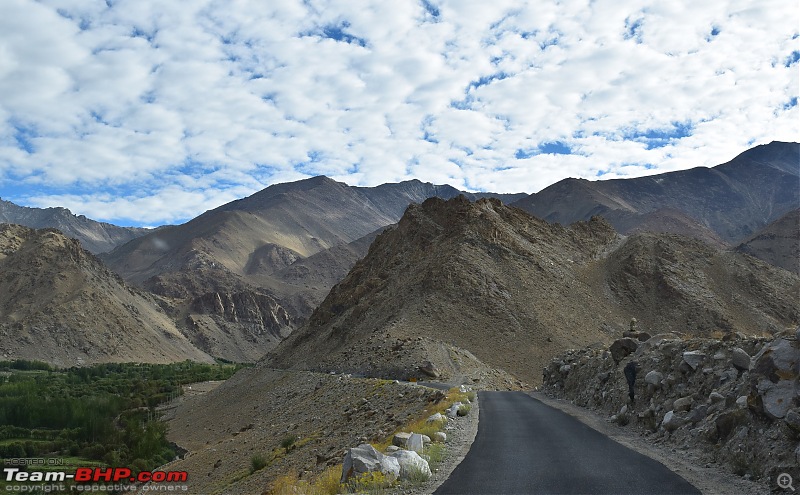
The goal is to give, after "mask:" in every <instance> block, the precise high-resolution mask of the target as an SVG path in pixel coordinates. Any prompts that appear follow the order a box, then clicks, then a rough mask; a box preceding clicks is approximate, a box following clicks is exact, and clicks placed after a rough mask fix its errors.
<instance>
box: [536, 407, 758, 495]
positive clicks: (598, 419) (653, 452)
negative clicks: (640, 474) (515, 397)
mask: <svg viewBox="0 0 800 495" xmlns="http://www.w3.org/2000/svg"><path fill="white" fill-rule="evenodd" d="M528 395H530V396H531V397H533V398H534V399H537V400H539V401H541V402H543V403H544V404H546V405H548V406H550V407H553V408H555V409H558V410H560V411H562V412H564V413H566V414H569V415H570V416H572V417H574V418H575V419H577V420H578V421H580V422H582V423H583V424H585V425H586V426H589V427H590V428H592V429H594V430H597V431H598V432H600V433H602V434H604V435H606V436H607V437H609V438H611V439H612V440H614V441H616V442H617V443H619V444H621V445H623V446H625V447H628V448H629V449H631V450H633V451H635V452H638V453H640V454H642V455H645V456H647V457H649V458H651V459H653V460H655V461H658V462H660V463H661V464H663V465H664V466H666V467H667V468H668V469H669V470H671V471H673V472H675V473H677V474H679V475H680V476H682V477H683V478H684V479H685V480H686V481H688V482H689V483H691V484H692V485H694V486H695V487H697V489H699V490H700V491H701V492H703V493H704V494H706V495H717V494H719V495H727V494H731V493H749V494H753V495H758V494H769V493H770V490H769V488H768V487H766V486H764V485H761V484H758V483H754V482H751V481H747V480H744V479H742V478H740V477H738V476H736V475H734V474H731V473H728V472H725V471H723V470H722V469H720V468H719V467H717V466H714V465H710V466H707V467H704V466H699V465H697V464H695V463H694V462H693V461H692V458H691V457H690V456H689V455H687V452H683V451H680V452H679V451H678V450H677V449H674V448H669V447H665V446H661V445H655V444H653V443H651V442H649V441H648V440H647V439H645V438H644V437H642V436H641V435H640V434H639V433H638V432H637V431H634V430H632V429H630V428H627V429H626V428H624V427H621V426H618V425H615V424H613V423H610V422H608V421H607V420H606V418H604V417H603V416H601V415H599V414H597V413H595V412H594V411H591V410H588V409H584V408H582V407H579V406H576V405H575V404H572V403H570V402H567V401H564V400H560V399H554V398H551V397H548V396H547V395H545V394H543V393H541V392H528Z"/></svg>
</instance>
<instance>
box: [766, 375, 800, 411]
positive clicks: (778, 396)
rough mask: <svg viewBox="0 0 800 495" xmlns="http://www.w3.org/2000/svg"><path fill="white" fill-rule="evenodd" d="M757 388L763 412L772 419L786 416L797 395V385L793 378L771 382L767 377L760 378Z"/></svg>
mask: <svg viewBox="0 0 800 495" xmlns="http://www.w3.org/2000/svg"><path fill="white" fill-rule="evenodd" d="M757 388H758V394H759V395H760V396H761V402H762V404H763V406H764V413H765V414H766V415H767V416H769V417H770V418H772V419H782V418H783V417H784V416H786V413H788V412H789V408H790V407H792V402H793V401H794V398H795V396H796V395H797V390H796V389H797V386H796V384H795V381H794V380H781V381H779V382H778V383H772V382H771V381H769V380H767V379H762V380H761V381H759V382H758V386H757Z"/></svg>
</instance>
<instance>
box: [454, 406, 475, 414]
mask: <svg viewBox="0 0 800 495" xmlns="http://www.w3.org/2000/svg"><path fill="white" fill-rule="evenodd" d="M471 410H472V406H471V405H469V404H461V405H460V406H458V411H456V414H457V415H459V416H466V415H467V414H469V412H470V411H471Z"/></svg>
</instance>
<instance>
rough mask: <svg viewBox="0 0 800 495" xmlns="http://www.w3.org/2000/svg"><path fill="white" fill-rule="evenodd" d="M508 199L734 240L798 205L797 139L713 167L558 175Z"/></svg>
mask: <svg viewBox="0 0 800 495" xmlns="http://www.w3.org/2000/svg"><path fill="white" fill-rule="evenodd" d="M513 205H514V206H516V207H519V208H522V209H523V210H525V211H527V212H529V213H531V214H533V215H536V216H538V217H540V218H544V219H546V220H548V221H550V222H558V223H561V224H564V225H568V224H570V223H572V222H575V221H578V220H587V219H589V218H591V217H592V216H593V215H602V216H603V217H604V218H606V219H607V220H608V221H609V222H611V224H612V225H613V226H614V227H615V228H616V229H617V230H619V231H620V232H621V233H623V234H626V233H628V232H634V231H637V230H642V229H643V228H646V229H647V230H650V231H656V232H675V231H677V232H680V233H683V234H687V235H692V236H695V237H697V238H700V239H701V240H709V231H710V232H713V234H715V235H716V236H717V237H718V238H719V239H721V240H722V241H724V242H725V243H727V244H729V245H736V244H738V243H739V242H741V241H743V240H744V239H746V238H747V237H749V236H751V235H752V234H754V233H755V232H757V231H758V230H759V229H761V228H762V227H764V226H765V225H767V224H768V223H770V222H772V221H773V220H775V219H777V218H779V217H780V216H782V215H783V214H785V213H786V212H787V211H789V210H792V209H795V208H797V207H798V206H800V143H782V142H773V143H770V144H767V145H762V146H757V147H755V148H753V149H750V150H748V151H745V152H744V153H742V154H740V155H739V156H737V157H736V158H734V159H733V160H731V161H730V162H728V163H725V164H722V165H718V166H716V167H713V168H706V167H697V168H693V169H690V170H682V171H679V172H670V173H665V174H658V175H652V176H649V177H640V178H635V179H614V180H598V181H588V180H584V179H565V180H562V181H560V182H557V183H555V184H553V185H552V186H549V187H547V188H545V189H543V190H542V191H540V192H538V193H535V194H532V195H530V196H528V197H526V198H523V199H521V200H519V201H517V202H515V203H513ZM658 211H662V212H663V211H670V212H672V214H670V215H668V216H663V215H662V216H661V218H660V219H659V218H658V216H656V217H654V216H653V215H654V213H656V212H658ZM675 212H678V213H679V214H681V215H683V216H684V219H683V220H682V221H681V222H680V223H684V225H682V226H681V225H677V224H676V223H675V222H674V220H675ZM686 219H690V222H688V223H687V222H686ZM662 220H663V222H662ZM692 220H693V221H692ZM689 224H694V225H689ZM712 243H713V240H712Z"/></svg>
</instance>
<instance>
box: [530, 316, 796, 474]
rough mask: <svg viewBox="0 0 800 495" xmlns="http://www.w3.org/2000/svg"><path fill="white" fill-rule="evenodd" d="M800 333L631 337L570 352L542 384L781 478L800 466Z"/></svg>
mask: <svg viewBox="0 0 800 495" xmlns="http://www.w3.org/2000/svg"><path fill="white" fill-rule="evenodd" d="M798 338H800V329H799V330H798V332H797V333H796V334H792V335H790V334H789V333H788V332H784V333H783V334H780V335H778V336H776V337H773V338H756V337H751V338H747V337H744V336H743V335H740V334H739V335H737V334H730V335H728V336H726V337H725V338H723V339H721V340H717V339H699V338H694V339H682V338H681V337H679V336H677V335H675V334H660V335H656V336H654V337H652V338H649V339H647V340H645V341H640V340H638V339H633V338H629V337H626V338H623V339H620V340H618V341H616V342H614V343H613V344H612V345H611V347H610V349H609V350H602V349H601V350H598V349H585V350H569V351H567V352H566V353H565V354H564V355H562V356H560V357H558V358H556V359H554V360H553V361H552V362H551V363H550V364H549V365H548V366H547V367H546V368H545V369H544V377H543V382H544V385H543V388H544V391H545V392H546V393H548V394H549V395H552V396H556V397H561V398H566V399H569V400H571V401H572V402H574V403H575V404H577V405H580V406H584V407H589V408H592V409H595V410H600V411H603V412H605V413H606V414H609V415H610V419H611V420H612V421H615V422H617V423H618V424H620V425H628V424H631V426H635V427H639V428H641V429H642V430H643V431H644V432H645V434H647V435H653V436H654V438H655V441H657V442H661V441H664V442H669V443H671V444H673V445H677V447H678V448H682V449H684V450H694V451H696V453H697V454H698V455H699V456H700V458H704V459H705V460H706V461H715V462H719V463H721V464H727V465H728V466H729V467H730V468H731V470H732V471H733V472H735V473H736V474H739V475H742V476H745V477H746V478H753V479H763V478H771V479H774V477H775V476H776V475H777V474H778V473H781V472H785V471H791V470H794V471H796V470H797V467H798V464H800V443H799V441H800V383H799V382H798V378H800V343H798ZM631 363H634V364H633V365H632V366H630V364H631ZM626 366H627V367H628V369H629V373H628V374H629V375H630V369H632V368H635V369H636V373H635V376H636V378H635V381H634V384H633V392H634V400H633V401H631V400H630V398H629V387H628V383H629V380H630V376H629V377H628V381H626V377H625V374H624V372H623V370H624V369H625V368H626Z"/></svg>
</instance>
